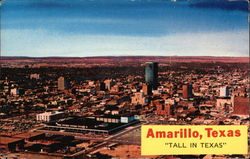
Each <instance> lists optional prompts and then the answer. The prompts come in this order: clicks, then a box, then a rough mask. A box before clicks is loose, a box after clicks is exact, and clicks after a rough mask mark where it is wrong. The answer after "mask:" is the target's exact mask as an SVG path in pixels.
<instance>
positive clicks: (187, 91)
mask: <svg viewBox="0 0 250 159" xmlns="http://www.w3.org/2000/svg"><path fill="white" fill-rule="evenodd" d="M192 97H193V87H192V85H190V84H185V85H183V86H182V98H184V99H188V98H192Z"/></svg>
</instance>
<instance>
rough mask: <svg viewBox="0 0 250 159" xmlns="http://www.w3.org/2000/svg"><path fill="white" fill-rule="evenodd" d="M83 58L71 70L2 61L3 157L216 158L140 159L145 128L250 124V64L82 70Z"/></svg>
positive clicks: (125, 60) (153, 60)
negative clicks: (141, 127) (141, 133)
mask: <svg viewBox="0 0 250 159" xmlns="http://www.w3.org/2000/svg"><path fill="white" fill-rule="evenodd" d="M117 58H118V59H119V61H120V64H116V63H115V61H116V60H117ZM45 59H46V60H47V61H49V62H48V64H50V63H51V61H53V60H54V63H57V60H59V61H60V60H61V59H63V58H45ZM56 59H57V60H56ZM84 59H85V58H70V59H68V60H67V63H68V64H67V67H65V66H64V63H61V64H60V62H58V63H59V64H57V66H49V65H43V62H42V61H43V60H44V58H25V57H23V58H22V60H23V61H22V60H21V59H20V58H19V57H17V58H15V57H3V58H2V59H1V64H2V67H1V78H0V93H1V98H0V101H1V107H0V111H1V133H0V135H1V136H0V145H1V154H3V156H7V157H17V158H19V157H20V158H25V157H26V158H114V157H115V158H142V157H148V158H168V157H172V158H187V157H191V158H206V157H207V158H210V157H211V156H209V155H196V156H192V155H190V156H187V155H183V156H168V157H167V156H141V155H140V126H141V125H143V124H151V125H152V124H153V125H154V124H155V125H159V124H160V125H161V124H165V125H201V124H206V125H248V124H249V109H248V108H249V75H248V71H249V70H248V69H249V64H248V58H234V59H233V60H232V61H237V60H239V61H241V62H236V63H235V62H227V61H230V58H226V57H223V58H219V57H217V58H216V57H213V60H212V61H210V62H209V59H210V58H209V57H207V58H205V57H200V58H199V57H189V58H187V57H171V59H174V61H170V57H165V58H163V57H160V58H159V57H96V58H92V59H96V60H95V61H99V62H93V63H94V64H99V65H97V66H95V65H94V66H93V63H91V61H89V63H88V64H83V66H84V67H79V65H78V62H77V61H78V60H84ZM107 59H108V60H109V63H110V64H112V65H106V66H105V62H104V61H105V60H107ZM130 59H134V60H130ZM137 59H140V60H141V62H138V63H136V62H135V61H136V60H137ZM164 59H165V62H163V61H164ZM194 59H196V60H197V61H196V62H189V61H192V60H194ZM16 60H20V61H22V62H20V64H19V65H18V66H16ZM147 60H148V61H147ZM160 60H161V61H162V62H159V61H160ZM204 60H205V62H204ZM223 60H225V61H223ZM64 61H65V60H64ZM112 61H113V62H112ZM145 61H146V62H145ZM103 62H104V65H102V63H103ZM70 63H71V64H72V65H70ZM60 65H61V66H60ZM74 65H76V66H77V67H73V66H74ZM69 66H72V67H69ZM10 72H11V73H10ZM213 157H216V156H215V155H214V156H213ZM217 157H222V156H217ZM223 157H228V158H233V157H240V158H248V157H249V154H245V155H233V154H232V155H223Z"/></svg>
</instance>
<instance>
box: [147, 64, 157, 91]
mask: <svg viewBox="0 0 250 159" xmlns="http://www.w3.org/2000/svg"><path fill="white" fill-rule="evenodd" d="M145 81H146V83H147V84H150V85H151V86H152V89H153V90H155V89H157V86H158V63H157V62H146V63H145Z"/></svg>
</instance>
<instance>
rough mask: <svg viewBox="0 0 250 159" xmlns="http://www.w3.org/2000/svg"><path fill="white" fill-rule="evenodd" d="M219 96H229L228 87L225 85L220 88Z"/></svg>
mask: <svg viewBox="0 0 250 159" xmlns="http://www.w3.org/2000/svg"><path fill="white" fill-rule="evenodd" d="M220 97H229V88H228V87H227V86H225V87H221V88H220Z"/></svg>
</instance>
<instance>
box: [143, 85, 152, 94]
mask: <svg viewBox="0 0 250 159" xmlns="http://www.w3.org/2000/svg"><path fill="white" fill-rule="evenodd" d="M142 92H143V93H144V95H151V94H152V88H151V85H149V84H147V83H144V84H143V86H142Z"/></svg>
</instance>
